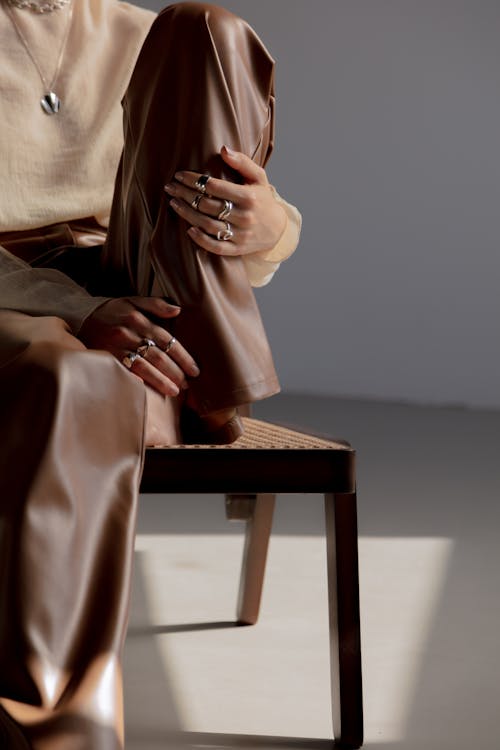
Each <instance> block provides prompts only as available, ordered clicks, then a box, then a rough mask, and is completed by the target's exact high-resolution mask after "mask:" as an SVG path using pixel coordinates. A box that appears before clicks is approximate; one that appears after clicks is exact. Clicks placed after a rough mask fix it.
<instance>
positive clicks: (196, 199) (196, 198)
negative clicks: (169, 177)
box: [191, 193, 203, 211]
mask: <svg viewBox="0 0 500 750" xmlns="http://www.w3.org/2000/svg"><path fill="white" fill-rule="evenodd" d="M202 198H203V193H196V195H195V196H194V198H193V200H192V201H191V206H192V207H193V208H194V210H195V211H199V210H200V201H201V199H202Z"/></svg>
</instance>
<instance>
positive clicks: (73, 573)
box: [0, 3, 278, 750]
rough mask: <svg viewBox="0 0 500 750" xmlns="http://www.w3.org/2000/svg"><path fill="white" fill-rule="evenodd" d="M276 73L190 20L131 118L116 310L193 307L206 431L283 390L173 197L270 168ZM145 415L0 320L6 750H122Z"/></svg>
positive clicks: (207, 17)
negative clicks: (232, 164) (219, 418)
mask: <svg viewBox="0 0 500 750" xmlns="http://www.w3.org/2000/svg"><path fill="white" fill-rule="evenodd" d="M272 70H273V66H272V61H271V60H270V58H269V56H268V54H267V52H266V51H265V49H264V48H263V46H262V44H261V43H260V41H259V40H258V38H257V37H256V36H255V34H254V32H253V31H252V30H251V29H250V28H249V27H248V26H247V25H246V24H244V23H243V22H242V21H240V20H239V19H236V18H235V17H234V16H232V15H230V14H228V13H226V12H225V11H222V10H220V9H217V8H216V7H214V6H208V5H207V6H204V5H199V4H194V3H182V4H180V5H178V6H171V7H170V8H168V9H167V10H166V11H164V12H163V13H161V14H160V16H159V17H158V19H157V20H156V21H155V23H154V25H153V27H152V30H151V33H150V34H149V36H148V38H147V40H146V42H145V44H144V47H143V50H142V52H141V54H140V57H139V60H138V63H137V67H136V69H135V72H134V74H133V77H132V81H131V83H130V87H129V90H128V91H127V94H126V96H125V100H124V108H125V123H126V130H125V148H124V154H123V158H122V161H121V164H120V169H119V173H118V177H117V183H116V191H115V200H114V204H113V213H112V220H111V226H110V233H109V241H108V243H107V245H106V248H105V252H104V258H103V260H104V266H105V273H104V277H105V278H106V280H107V282H106V283H112V284H113V285H114V286H115V289H114V292H116V293H117V294H122V292H125V293H128V292H130V291H135V292H138V293H141V294H150V293H151V292H152V291H154V290H156V289H158V288H159V289H160V290H161V292H162V293H164V294H166V295H168V296H170V297H173V298H174V299H175V300H176V301H177V302H178V303H179V304H180V305H181V306H182V308H183V313H182V315H181V316H180V317H179V319H178V322H177V321H176V326H178V327H177V328H176V329H175V335H176V336H177V337H178V338H179V339H180V340H182V342H183V343H184V344H185V346H186V348H187V349H188V350H190V351H191V352H192V353H193V355H194V356H195V357H196V358H197V359H198V361H199V362H200V364H201V369H202V376H200V378H199V384H198V385H197V387H196V389H194V390H193V396H192V405H193V406H194V408H196V409H197V410H199V411H200V412H202V413H203V412H204V411H210V410H214V409H217V408H222V407H225V406H232V405H237V404H240V403H244V402H247V401H252V400H255V399H256V398H262V397H264V396H266V395H270V393H272V392H274V391H276V389H277V387H278V386H277V381H276V376H275V373H274V369H273V365H272V360H271V357H270V354H269V350H268V345H267V341H266V338H265V335H264V332H263V330H262V326H261V322H260V318H259V316H258V312H257V309H256V307H255V302H254V299H253V295H252V292H251V290H250V288H249V285H248V282H247V279H246V275H245V271H244V268H243V264H242V263H241V261H240V260H239V259H234V258H231V259H224V258H221V257H219V256H211V255H209V254H207V253H205V252H204V251H198V250H197V249H196V248H195V247H194V246H193V244H192V243H191V242H190V241H188V240H187V237H186V234H185V230H186V228H187V227H186V226H185V225H183V223H182V221H181V220H179V219H178V218H176V216H175V215H174V214H173V213H172V212H171V211H170V210H169V208H168V200H167V197H166V195H165V194H164V192H163V185H164V184H165V182H167V181H168V180H170V179H171V178H172V176H173V174H174V172H175V171H176V170H177V169H193V170H196V171H204V172H210V174H212V175H215V176H221V175H224V176H226V177H229V178H230V179H233V178H236V176H235V175H230V174H228V173H227V172H225V171H224V167H223V164H222V161H221V159H220V157H219V156H218V152H219V149H220V147H221V146H222V145H223V144H224V143H226V144H228V145H230V146H232V147H233V148H236V149H240V150H242V151H245V152H246V153H247V154H249V155H251V156H253V157H254V159H255V160H256V161H258V162H259V163H260V164H263V163H264V162H265V160H266V158H267V156H268V154H269V151H270V148H271V133H272V101H273V99H272ZM110 280H111V282H110ZM0 304H1V301H0ZM181 318H182V320H181ZM214 363H215V364H214ZM216 363H221V366H222V372H219V371H218V365H217V364H216ZM124 405H126V408H124ZM144 413H145V399H144V389H143V386H142V384H141V383H140V382H139V381H137V380H136V379H135V378H134V377H133V376H132V375H131V374H130V373H129V372H127V371H126V370H125V369H124V368H123V367H122V365H121V364H120V363H119V362H117V361H116V360H115V359H114V358H113V357H112V356H111V355H109V354H107V353H102V352H92V351H88V350H86V349H85V347H84V346H83V345H82V344H81V342H79V341H78V339H77V338H75V337H74V336H73V335H72V334H71V333H70V331H69V330H68V327H67V325H66V324H65V323H63V321H61V320H59V319H57V318H48V317H47V318H35V317H29V316H26V315H23V314H21V313H16V312H8V311H0V414H1V422H2V434H3V440H2V448H1V451H0V747H2V748H3V747H5V748H9V750H10V749H12V750H20V749H21V748H23V749H24V748H33V750H120V748H122V747H123V719H122V676H121V666H120V664H121V649H122V645H123V640H124V634H125V628H126V623H127V610H128V599H129V591H130V574H131V564H132V557H133V546H134V531H135V514H136V505H137V489H138V484H139V478H140V472H141V466H142V457H143V444H142V443H143V434H144Z"/></svg>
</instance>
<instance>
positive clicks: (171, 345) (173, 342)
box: [163, 336, 177, 354]
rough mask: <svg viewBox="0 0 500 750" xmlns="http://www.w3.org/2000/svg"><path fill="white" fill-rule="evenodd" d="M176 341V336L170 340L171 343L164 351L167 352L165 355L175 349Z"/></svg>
mask: <svg viewBox="0 0 500 750" xmlns="http://www.w3.org/2000/svg"><path fill="white" fill-rule="evenodd" d="M176 341H177V339H176V338H175V336H172V338H171V339H170V341H169V342H168V344H167V345H166V347H165V349H164V350H163V351H164V352H165V354H168V353H169V351H170V349H171V348H172V347H173V345H174V344H175V342H176Z"/></svg>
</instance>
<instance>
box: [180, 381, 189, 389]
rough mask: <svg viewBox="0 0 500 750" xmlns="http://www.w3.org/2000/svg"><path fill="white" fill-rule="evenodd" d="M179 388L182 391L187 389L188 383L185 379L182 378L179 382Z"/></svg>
mask: <svg viewBox="0 0 500 750" xmlns="http://www.w3.org/2000/svg"><path fill="white" fill-rule="evenodd" d="M181 388H182V390H183V391H187V389H188V388H189V383H186V381H185V380H183V381H182V383H181Z"/></svg>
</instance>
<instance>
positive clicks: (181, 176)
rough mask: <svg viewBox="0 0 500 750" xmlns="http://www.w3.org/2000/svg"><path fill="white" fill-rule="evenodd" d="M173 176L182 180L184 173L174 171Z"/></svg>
mask: <svg viewBox="0 0 500 750" xmlns="http://www.w3.org/2000/svg"><path fill="white" fill-rule="evenodd" d="M174 177H175V179H176V180H179V182H184V175H183V174H182V172H176V173H175V175H174Z"/></svg>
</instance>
